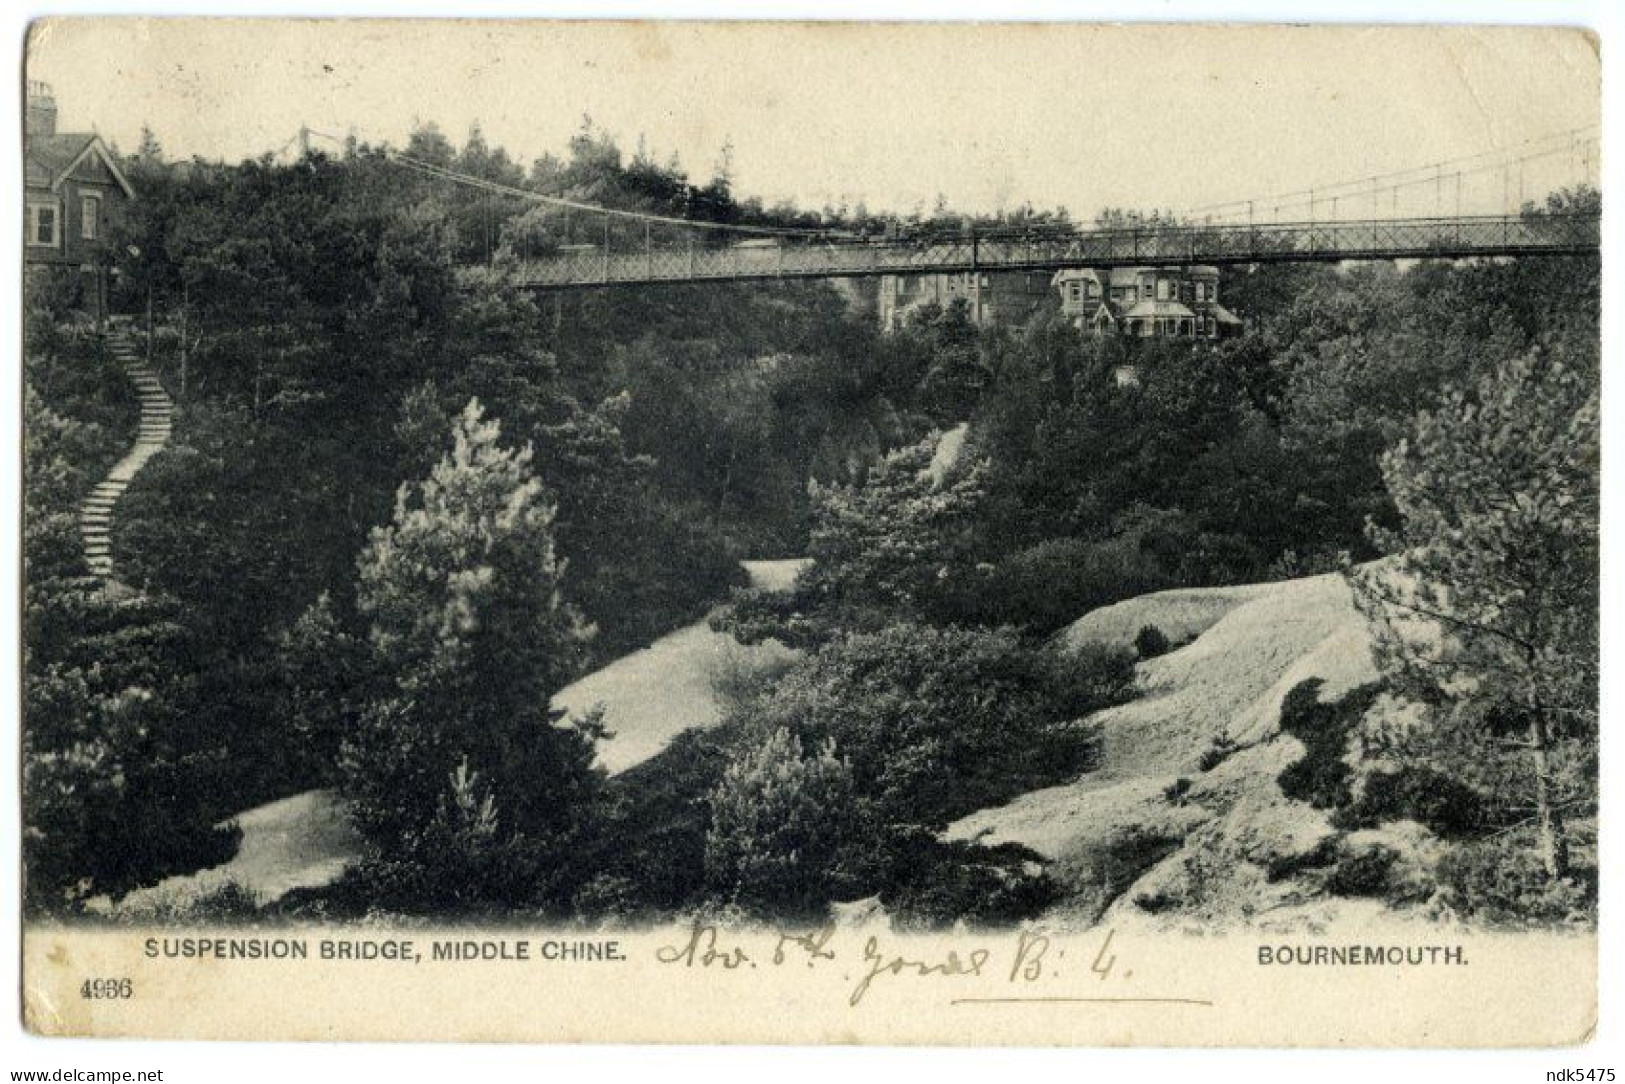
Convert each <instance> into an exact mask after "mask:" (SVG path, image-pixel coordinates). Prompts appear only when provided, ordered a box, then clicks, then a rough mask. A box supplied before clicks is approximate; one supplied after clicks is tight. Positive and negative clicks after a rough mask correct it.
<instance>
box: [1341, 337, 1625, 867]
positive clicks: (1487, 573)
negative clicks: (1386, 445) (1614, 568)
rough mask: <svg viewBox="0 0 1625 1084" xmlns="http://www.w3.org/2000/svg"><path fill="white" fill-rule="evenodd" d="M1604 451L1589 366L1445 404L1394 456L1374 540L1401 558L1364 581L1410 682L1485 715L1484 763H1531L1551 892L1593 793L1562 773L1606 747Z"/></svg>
mask: <svg viewBox="0 0 1625 1084" xmlns="http://www.w3.org/2000/svg"><path fill="white" fill-rule="evenodd" d="M1599 448H1600V446H1599V427H1598V388H1597V383H1596V380H1595V376H1594V373H1591V372H1588V371H1587V367H1586V366H1585V365H1584V364H1580V365H1567V364H1565V363H1564V359H1561V358H1558V357H1555V356H1553V355H1552V354H1551V353H1549V352H1542V351H1541V350H1538V349H1535V350H1531V351H1529V352H1527V353H1525V354H1523V355H1522V356H1520V357H1517V358H1515V359H1513V360H1512V361H1510V362H1509V363H1507V364H1504V365H1502V366H1501V367H1500V368H1499V369H1498V370H1497V371H1495V372H1493V373H1491V374H1490V375H1489V376H1487V377H1485V378H1484V379H1483V380H1481V381H1480V382H1479V383H1478V385H1477V386H1476V388H1474V389H1473V390H1472V391H1471V392H1464V391H1459V390H1458V391H1453V392H1450V393H1447V394H1446V395H1445V397H1444V399H1443V401H1442V402H1441V403H1440V405H1439V407H1438V408H1437V409H1436V410H1434V411H1431V412H1426V413H1423V414H1421V415H1419V416H1418V417H1417V419H1416V422H1415V424H1414V426H1413V427H1412V431H1411V433H1410V436H1409V437H1408V438H1407V439H1405V440H1404V441H1402V442H1401V443H1400V444H1399V445H1398V446H1397V447H1395V448H1394V449H1393V450H1392V451H1390V452H1389V453H1388V454H1387V455H1386V456H1385V457H1384V459H1383V477H1384V479H1385V480H1386V483H1387V486H1388V490H1389V492H1390V494H1391V495H1392V496H1393V499H1394V503H1395V505H1396V506H1397V507H1398V509H1399V511H1400V514H1401V517H1402V520H1403V526H1402V527H1401V529H1400V530H1399V531H1398V532H1397V533H1395V534H1392V535H1389V534H1385V533H1382V532H1378V536H1379V537H1378V541H1379V542H1381V543H1383V544H1385V545H1386V547H1387V548H1390V549H1396V550H1398V555H1397V557H1396V558H1395V559H1394V560H1393V562H1392V564H1391V565H1386V566H1377V567H1376V568H1374V569H1368V570H1365V571H1362V572H1360V573H1356V574H1355V577H1354V579H1355V584H1356V587H1357V589H1358V593H1357V597H1358V598H1359V599H1360V601H1361V603H1362V607H1363V608H1364V609H1365V610H1366V611H1367V613H1368V614H1370V615H1371V616H1373V617H1375V618H1376V619H1377V626H1378V632H1379V656H1380V659H1381V661H1382V662H1383V664H1384V669H1385V670H1386V671H1388V672H1389V673H1390V675H1391V676H1392V677H1394V678H1395V679H1396V681H1397V682H1398V684H1399V685H1400V686H1401V687H1402V688H1405V689H1407V690H1409V691H1412V692H1414V693H1415V694H1416V695H1417V696H1418V697H1419V698H1421V699H1424V700H1425V701H1428V702H1431V703H1433V704H1434V705H1436V706H1437V707H1438V708H1439V710H1440V711H1442V712H1445V713H1448V712H1451V711H1458V712H1459V711H1460V710H1463V708H1464V707H1467V708H1474V709H1476V710H1478V711H1480V712H1481V713H1482V712H1485V711H1486V710H1487V711H1488V713H1489V714H1490V715H1491V716H1493V717H1494V720H1495V725H1494V726H1492V727H1489V728H1486V730H1485V731H1484V734H1485V740H1487V741H1490V742H1492V743H1494V747H1492V748H1486V749H1485V750H1483V755H1484V756H1485V757H1492V756H1494V755H1496V751H1497V748H1512V749H1514V750H1515V751H1516V752H1517V753H1518V754H1520V755H1521V756H1522V757H1523V759H1524V763H1525V764H1526V771H1525V779H1526V781H1527V786H1526V787H1525V788H1521V789H1523V790H1524V794H1523V795H1520V796H1519V798H1520V800H1523V799H1525V798H1526V799H1527V800H1528V801H1530V802H1532V805H1531V806H1529V807H1528V808H1529V810H1530V811H1532V812H1533V818H1532V819H1533V822H1534V824H1535V827H1536V831H1537V836H1538V847H1539V852H1540V858H1541V863H1542V865H1543V867H1544V869H1545V871H1546V874H1547V876H1548V877H1549V878H1552V879H1554V880H1555V879H1559V878H1562V877H1564V876H1566V875H1567V874H1568V871H1569V845H1568V837H1567V833H1566V831H1565V806H1567V805H1577V804H1582V803H1584V802H1585V801H1587V800H1588V799H1587V798H1586V795H1585V792H1586V791H1587V790H1589V789H1590V785H1589V784H1588V783H1587V782H1586V780H1584V779H1583V778H1580V779H1575V778H1572V777H1566V776H1565V773H1564V772H1563V771H1562V770H1560V765H1573V764H1576V763H1577V764H1581V765H1583V764H1585V763H1586V761H1587V760H1588V757H1586V756H1585V755H1584V750H1585V749H1587V748H1589V749H1590V750H1591V751H1592V753H1594V751H1595V748H1596V745H1595V742H1596V727H1597V666H1598V639H1597V629H1598V597H1599V596H1598V557H1599V551H1598V543H1597V516H1598V501H1599V489H1598V473H1599V454H1600V453H1599ZM1485 705H1491V707H1490V708H1489V709H1486V708H1485V707H1484V706H1485ZM1509 730H1515V731H1518V732H1521V733H1520V734H1518V736H1516V737H1512V736H1508V731H1509ZM1575 747H1578V748H1579V750H1580V751H1581V753H1582V755H1581V756H1579V757H1578V758H1574V757H1572V756H1571V754H1572V753H1573V752H1574V750H1575ZM1576 792H1578V793H1576Z"/></svg>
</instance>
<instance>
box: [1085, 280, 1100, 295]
mask: <svg viewBox="0 0 1625 1084" xmlns="http://www.w3.org/2000/svg"><path fill="white" fill-rule="evenodd" d="M1086 289H1087V290H1088V291H1089V296H1090V297H1099V296H1100V283H1098V282H1095V281H1093V280H1090V282H1089V283H1088V285H1087V287H1086Z"/></svg>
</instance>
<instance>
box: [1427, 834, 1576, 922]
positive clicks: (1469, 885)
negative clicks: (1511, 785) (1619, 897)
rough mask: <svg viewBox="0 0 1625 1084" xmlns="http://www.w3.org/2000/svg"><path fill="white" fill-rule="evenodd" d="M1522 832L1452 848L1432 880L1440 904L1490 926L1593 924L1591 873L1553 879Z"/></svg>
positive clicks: (1528, 836) (1441, 861)
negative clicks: (1436, 880) (1437, 892)
mask: <svg viewBox="0 0 1625 1084" xmlns="http://www.w3.org/2000/svg"><path fill="white" fill-rule="evenodd" d="M1531 835H1532V833H1530V832H1525V833H1523V834H1522V835H1521V836H1520V835H1518V834H1515V833H1509V834H1506V835H1501V836H1497V837H1495V838H1494V839H1487V840H1484V841H1482V842H1478V843H1466V844H1461V845H1458V846H1455V847H1452V848H1451V849H1450V850H1449V851H1448V852H1447V853H1446V854H1445V855H1444V857H1443V858H1441V859H1440V860H1439V863H1438V867H1437V870H1436V875H1437V877H1438V881H1439V887H1440V889H1441V892H1442V895H1443V897H1444V901H1445V902H1446V903H1447V904H1448V905H1449V906H1450V907H1452V908H1454V909H1455V911H1456V912H1457V913H1458V914H1460V915H1462V916H1464V917H1467V918H1472V919H1475V920H1477V921H1479V922H1482V923H1484V924H1485V925H1489V926H1546V925H1556V924H1559V923H1568V922H1584V923H1589V924H1594V923H1595V922H1596V919H1597V883H1596V870H1595V868H1588V869H1578V870H1576V871H1575V873H1574V874H1572V875H1571V876H1569V877H1566V878H1562V879H1553V878H1551V877H1550V876H1548V875H1547V873H1546V870H1545V868H1544V867H1543V866H1542V864H1541V860H1540V854H1539V851H1538V849H1537V848H1536V847H1535V846H1534V845H1533V843H1532V840H1531V838H1530V836H1531Z"/></svg>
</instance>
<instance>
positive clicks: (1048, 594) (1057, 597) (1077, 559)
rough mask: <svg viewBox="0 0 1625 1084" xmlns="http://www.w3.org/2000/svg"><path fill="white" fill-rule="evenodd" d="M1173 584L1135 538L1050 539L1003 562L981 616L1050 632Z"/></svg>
mask: <svg viewBox="0 0 1625 1084" xmlns="http://www.w3.org/2000/svg"><path fill="white" fill-rule="evenodd" d="M1172 582H1173V579H1172V576H1171V575H1170V574H1169V572H1168V571H1167V569H1166V568H1165V567H1164V565H1163V563H1162V561H1161V560H1160V559H1158V558H1157V557H1156V556H1155V555H1154V554H1152V553H1149V552H1147V551H1145V550H1143V549H1142V548H1141V547H1140V545H1139V540H1138V539H1136V538H1131V537H1126V536H1119V537H1114V538H1109V539H1104V540H1091V539H1083V538H1058V539H1051V540H1049V541H1045V542H1040V543H1038V544H1037V545H1034V546H1031V547H1029V548H1027V549H1024V550H1021V551H1019V552H1017V553H1015V554H1014V555H1012V556H1010V557H1008V558H1006V559H1005V560H1004V561H1002V562H1000V564H999V565H998V566H997V568H995V569H994V572H993V575H992V577H991V578H990V579H989V581H988V582H987V585H986V587H985V590H984V595H985V597H984V599H983V601H982V603H981V605H980V607H979V608H980V611H981V612H980V616H981V618H982V619H983V620H986V621H988V622H990V623H1008V624H1013V625H1019V626H1021V627H1023V628H1027V629H1030V630H1031V631H1033V632H1036V633H1047V632H1052V631H1054V630H1055V629H1058V628H1062V627H1063V626H1065V625H1067V624H1070V623H1071V622H1073V621H1076V620H1077V619H1078V618H1079V617H1082V616H1083V615H1084V614H1086V613H1088V612H1089V611H1090V610H1094V609H1097V608H1099V607H1101V606H1105V605H1108V604H1110V603H1113V602H1118V601H1121V600H1122V599H1125V598H1132V597H1133V596H1135V595H1141V594H1144V593H1146V592H1147V591H1155V590H1158V589H1159V588H1163V587H1167V586H1169V585H1170V584H1171V583H1172Z"/></svg>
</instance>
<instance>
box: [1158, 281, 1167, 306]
mask: <svg viewBox="0 0 1625 1084" xmlns="http://www.w3.org/2000/svg"><path fill="white" fill-rule="evenodd" d="M1157 300H1158V301H1166V300H1168V280H1167V279H1158V280H1157Z"/></svg>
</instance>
